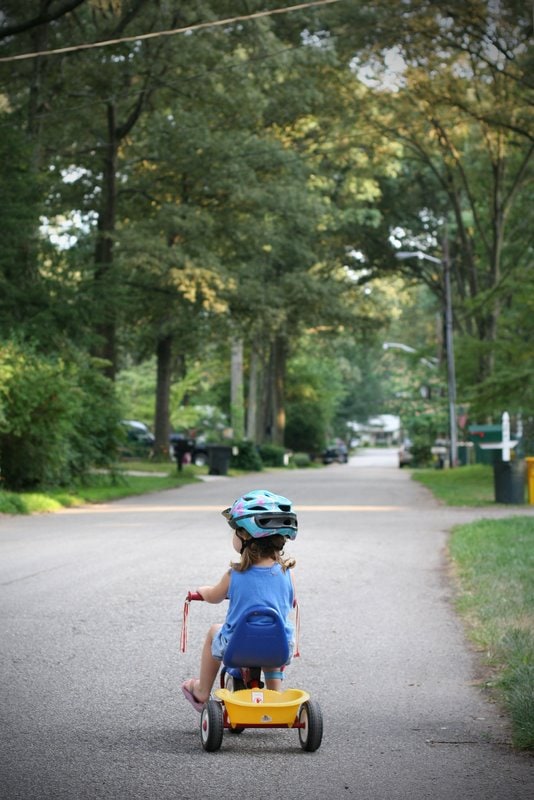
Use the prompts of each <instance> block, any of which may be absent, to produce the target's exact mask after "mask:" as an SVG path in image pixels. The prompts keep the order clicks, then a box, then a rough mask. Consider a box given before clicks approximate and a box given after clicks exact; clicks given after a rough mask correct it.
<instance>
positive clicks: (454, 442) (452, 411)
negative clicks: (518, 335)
mask: <svg viewBox="0 0 534 800" xmlns="http://www.w3.org/2000/svg"><path fill="white" fill-rule="evenodd" d="M395 256H396V258H398V259H399V260H401V261H403V260H405V259H407V258H419V259H424V260H425V261H432V262H433V263H434V264H439V265H440V266H441V267H442V268H443V279H444V285H445V348H446V351H447V392H448V398H449V437H450V442H451V454H450V466H451V467H455V466H456V464H457V461H458V434H457V429H456V369H455V365H454V343H453V336H452V295H451V271H450V261H449V245H448V240H447V237H445V239H444V240H443V258H436V257H435V256H429V255H428V254H427V253H423V251H422V250H415V251H405V250H401V251H399V252H398V253H395Z"/></svg>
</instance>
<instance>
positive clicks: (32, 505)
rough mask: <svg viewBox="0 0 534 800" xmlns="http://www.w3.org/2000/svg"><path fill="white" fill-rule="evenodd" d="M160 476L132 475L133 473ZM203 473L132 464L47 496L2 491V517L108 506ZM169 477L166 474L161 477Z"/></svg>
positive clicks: (192, 469)
mask: <svg viewBox="0 0 534 800" xmlns="http://www.w3.org/2000/svg"><path fill="white" fill-rule="evenodd" d="M131 470H132V471H133V470H135V471H140V472H148V473H156V474H152V475H129V474H128V472H129V471H131ZM199 471H200V470H199V469H198V468H196V467H190V466H185V467H184V468H183V470H182V472H178V471H177V469H176V467H175V466H173V465H168V464H149V465H147V464H144V463H129V464H127V465H123V466H121V467H120V468H119V469H117V470H114V471H113V472H110V473H109V474H102V475H92V476H91V477H90V479H89V480H87V481H86V482H85V483H83V484H78V485H76V486H72V487H69V488H61V489H50V490H48V491H43V492H20V493H16V492H5V491H2V490H0V513H2V514H35V513H43V512H51V511H58V510H59V509H61V508H69V507H72V506H78V505H84V504H85V503H106V502H109V501H110V500H118V499H120V498H121V497H131V496H134V495H140V494H148V493H150V492H161V491H164V490H165V489H175V488H177V487H179V486H183V485H185V484H187V483H194V482H195V481H197V480H198V474H199ZM160 473H165V474H160Z"/></svg>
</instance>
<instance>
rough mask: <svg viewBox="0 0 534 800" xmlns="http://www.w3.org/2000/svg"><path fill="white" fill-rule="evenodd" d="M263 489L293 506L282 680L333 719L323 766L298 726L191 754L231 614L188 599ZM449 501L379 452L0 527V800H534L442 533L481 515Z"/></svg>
mask: <svg viewBox="0 0 534 800" xmlns="http://www.w3.org/2000/svg"><path fill="white" fill-rule="evenodd" d="M261 487H264V488H269V489H272V490H274V491H278V492H280V493H283V494H286V495H287V496H289V497H291V498H292V499H293V500H294V502H295V503H296V506H297V510H298V512H299V522H300V532H299V537H298V539H297V541H296V542H295V543H294V544H293V545H292V546H291V548H288V551H290V552H291V553H292V554H293V555H295V556H296V558H297V569H296V572H295V575H296V579H297V584H298V590H299V599H300V606H301V615H302V629H301V652H302V656H301V658H299V659H295V660H294V662H293V664H292V665H291V666H290V668H289V669H288V673H287V685H288V686H296V687H299V688H303V689H306V690H307V691H309V692H310V694H311V695H312V697H313V698H314V699H315V700H317V701H318V702H319V703H320V705H321V708H322V712H323V717H324V731H325V732H324V739H323V744H322V746H321V748H320V749H319V750H318V751H317V752H315V753H305V752H303V751H302V750H301V748H300V745H299V742H298V735H297V732H296V731H291V730H288V731H281V730H271V731H256V730H248V731H245V732H244V733H243V734H242V735H241V736H231V735H228V734H226V735H225V737H224V741H223V745H222V748H221V750H220V751H219V752H217V753H213V754H211V753H205V752H204V751H203V750H202V748H201V746H200V742H199V735H198V715H197V714H196V713H195V711H194V710H193V709H192V708H191V706H189V705H188V704H187V703H186V702H185V700H184V699H183V698H182V695H181V692H180V690H179V687H180V684H181V682H182V681H183V680H184V679H185V678H187V677H191V676H194V675H196V674H197V663H198V656H199V651H200V646H201V641H202V639H203V636H204V633H205V630H206V628H207V627H208V624H209V623H211V622H213V621H217V620H219V619H220V617H221V611H223V609H222V607H217V606H209V605H208V604H203V603H196V604H193V605H192V607H191V613H190V625H189V647H188V652H187V653H186V654H181V653H180V652H179V639H180V626H181V612H182V605H183V599H184V597H185V594H186V592H187V590H188V589H189V588H195V587H196V586H197V585H198V584H200V583H207V582H211V581H215V580H217V579H218V578H219V577H220V576H221V575H222V573H223V571H224V569H225V568H226V565H227V563H228V562H229V560H230V559H231V558H232V557H233V551H232V550H231V535H230V529H229V528H228V527H227V526H226V523H225V521H224V519H223V518H222V517H221V515H220V511H221V510H222V509H223V508H225V507H226V506H227V505H229V504H230V503H231V502H232V501H233V500H234V499H235V498H236V497H237V496H239V495H240V494H241V493H242V492H244V491H246V490H248V489H253V488H261ZM533 510H534V507H528V506H524V507H522V508H521V509H517V508H515V509H504V511H503V510H502V509H501V510H500V511H496V510H493V509H488V510H477V511H473V510H462V509H445V508H442V507H440V506H439V504H437V503H436V502H435V501H434V500H433V499H432V498H431V496H430V494H429V493H428V492H427V491H426V490H425V489H424V488H423V487H420V486H418V485H417V484H416V483H414V482H412V481H411V480H410V476H409V473H408V472H407V471H404V470H399V469H398V468H397V467H396V462H395V457H394V454H391V453H385V454H384V453H382V454H380V455H379V456H377V455H376V454H374V453H372V452H366V454H365V455H363V456H361V457H358V458H356V459H352V460H351V462H350V463H349V464H347V465H337V464H334V465H331V466H329V467H327V468H325V469H321V470H295V471H288V472H274V473H268V472H264V473H262V474H259V475H252V476H249V477H245V478H239V479H235V478H234V479H229V478H219V479H212V480H209V481H206V482H203V483H201V484H196V485H193V486H189V487H184V488H182V489H179V490H173V491H167V492H164V493H159V494H154V495H149V496H145V497H142V498H131V499H128V500H123V501H119V502H116V503H112V504H109V505H106V506H100V507H96V508H83V509H79V510H72V511H64V512H60V513H58V514H51V515H37V516H33V517H9V516H1V515H0V607H1V622H0V658H1V662H0V663H1V675H2V681H1V688H0V691H1V701H0V702H1V709H0V710H1V726H2V728H1V729H2V737H1V743H0V769H1V774H0V796H1V797H2V798H3V800H4V799H5V800H15V799H16V800H19V799H20V800H44V799H45V798H46V799H47V800H48V799H50V800H62V799H63V798H64V799H65V800H86V799H87V800H100V799H101V798H102V800H104V798H106V800H107V799H108V798H114V799H116V798H124V800H126V799H128V800H141V799H143V800H145V798H146V800H167V799H168V798H169V799H170V798H179V799H180V800H203V799H204V798H205V799H206V800H208V799H209V800H211V798H221V797H226V798H231V797H233V796H239V797H246V798H251V800H267V798H268V799H269V800H272V798H276V797H288V798H291V799H292V800H316V798H317V799H318V798H328V799H329V800H339V799H340V798H360V799H361V800H397V798H398V799H399V800H400V798H406V800H423V799H425V800H426V798H429V799H430V798H431V799H432V800H458V799H459V798H462V800H475V799H476V800H515V799H517V800H526V798H529V800H530V798H532V796H533V782H532V781H533V777H534V776H533V772H532V767H533V761H532V758H531V757H529V756H526V755H521V754H517V753H514V752H513V751H512V750H511V749H510V747H509V745H508V744H507V742H508V737H509V732H508V726H507V720H506V718H505V717H504V716H503V715H502V713H501V712H500V711H499V709H498V708H497V707H496V706H494V705H492V704H490V703H489V702H487V700H486V699H485V697H484V695H483V693H482V692H481V690H480V689H479V688H478V686H476V685H475V683H476V680H477V677H479V673H478V668H477V659H476V655H475V654H474V653H472V652H471V650H470V648H469V646H468V645H467V643H466V640H465V638H464V634H463V630H462V625H461V623H460V621H459V620H458V619H457V618H456V616H455V613H454V610H453V607H452V602H451V600H452V594H453V592H452V588H451V584H450V582H449V579H448V573H447V568H446V560H445V549H444V548H445V545H446V541H447V531H448V530H449V529H450V527H451V526H452V525H453V524H455V523H457V522H463V521H467V520H469V519H472V518H474V517H476V516H489V515H503V514H505V515H508V514H512V513H521V514H523V513H532V511H533Z"/></svg>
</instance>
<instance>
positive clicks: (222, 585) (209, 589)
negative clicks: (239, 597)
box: [197, 571, 230, 603]
mask: <svg viewBox="0 0 534 800" xmlns="http://www.w3.org/2000/svg"><path fill="white" fill-rule="evenodd" d="M229 586H230V572H229V571H228V572H225V574H224V575H223V576H222V578H221V580H220V581H219V583H216V584H215V585H214V586H199V587H198V590H197V591H198V593H199V594H201V595H202V597H203V598H204V600H205V601H206V602H207V603H222V601H223V600H225V599H226V597H227V595H228V588H229Z"/></svg>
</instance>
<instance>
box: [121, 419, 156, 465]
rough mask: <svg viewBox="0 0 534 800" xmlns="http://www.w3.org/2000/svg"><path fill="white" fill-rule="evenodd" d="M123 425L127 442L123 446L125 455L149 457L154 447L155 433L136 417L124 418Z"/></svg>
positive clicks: (122, 449)
mask: <svg viewBox="0 0 534 800" xmlns="http://www.w3.org/2000/svg"><path fill="white" fill-rule="evenodd" d="M121 426H122V429H123V431H124V433H125V434H126V442H125V444H124V445H123V446H122V448H121V451H122V455H123V456H130V457H134V456H139V457H145V458H146V457H149V456H150V455H151V454H152V448H153V447H154V442H155V439H154V434H153V433H151V431H150V428H149V427H148V425H145V423H144V422H139V420H136V419H123V420H121Z"/></svg>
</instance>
